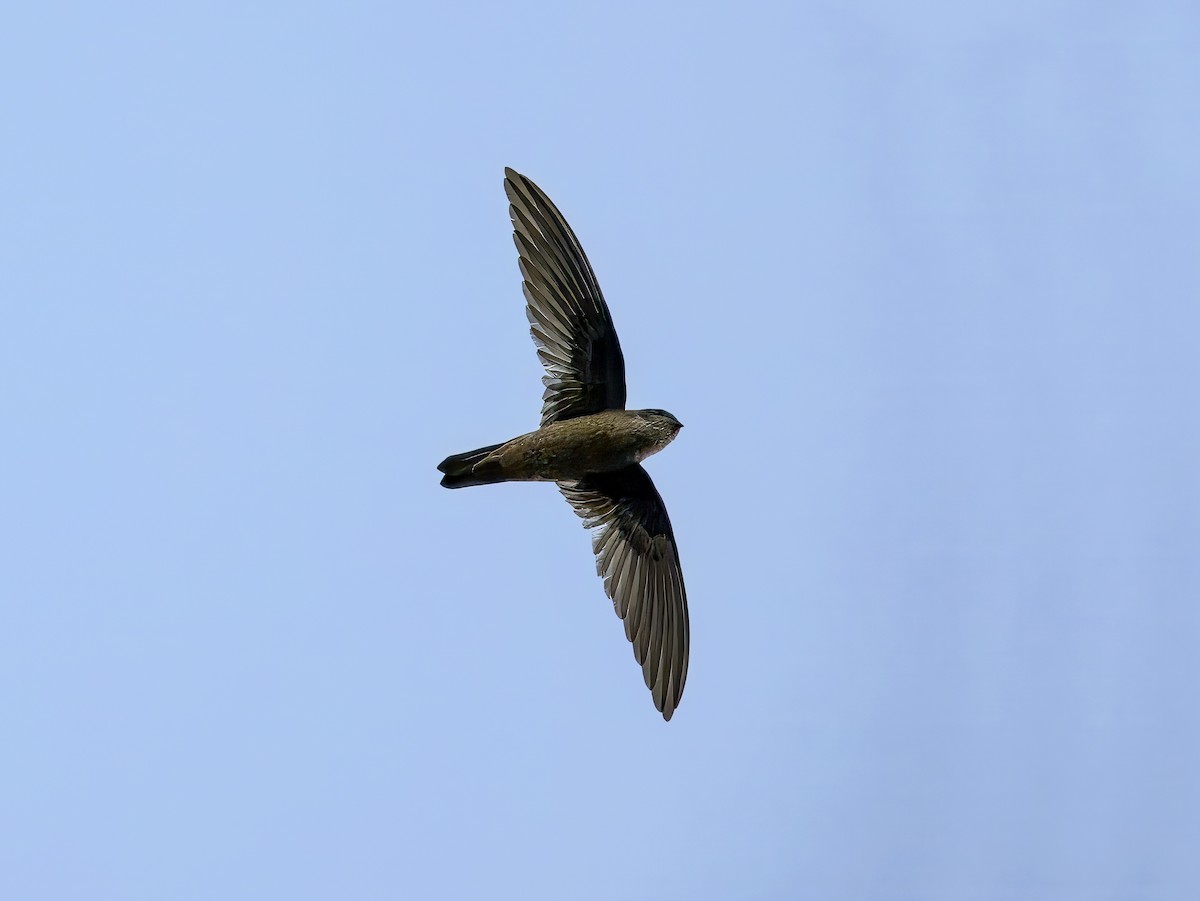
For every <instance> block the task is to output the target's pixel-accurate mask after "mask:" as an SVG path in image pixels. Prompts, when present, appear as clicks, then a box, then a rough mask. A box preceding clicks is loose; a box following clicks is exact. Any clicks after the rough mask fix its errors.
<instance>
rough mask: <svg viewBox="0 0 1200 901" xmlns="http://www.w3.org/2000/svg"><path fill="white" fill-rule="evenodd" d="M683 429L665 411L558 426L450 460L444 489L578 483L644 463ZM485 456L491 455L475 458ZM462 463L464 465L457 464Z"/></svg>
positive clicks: (613, 413)
mask: <svg viewBox="0 0 1200 901" xmlns="http://www.w3.org/2000/svg"><path fill="white" fill-rule="evenodd" d="M680 428H682V426H681V424H680V423H679V422H678V421H677V420H676V419H675V417H673V416H671V415H670V414H669V413H663V411H661V410H604V411H602V412H600V413H589V414H588V415H586V416H578V417H576V418H575V419H565V420H561V421H559V422H552V423H550V424H549V425H545V426H542V427H541V428H540V429H537V430H536V431H533V432H527V433H526V434H524V435H518V436H517V437H516V438H513V439H512V440H511V441H506V442H504V443H503V444H500V445H497V446H495V447H493V448H480V450H478V451H470V452H468V453H466V454H457V455H455V457H450V458H447V460H446V461H445V462H444V463H443V464H442V465H443V466H445V467H446V468H445V469H443V470H442V471H443V472H445V473H446V475H445V476H444V477H443V478H442V484H443V485H444V486H446V487H447V488H460V487H465V484H466V483H467V482H469V483H470V484H490V483H492V482H573V481H577V480H579V479H582V478H585V477H586V476H588V475H589V474H592V473H601V472H612V471H613V470H617V469H623V468H624V467H626V466H631V465H633V464H634V463H641V462H642V461H643V460H645V459H646V458H647V457H649V456H650V455H651V454H656V453H658V452H659V451H660V450H662V449H663V448H664V447H666V446H667V445H668V444H670V443H671V442H672V441H673V440H674V439H675V436H676V435H677V434H679V429H680ZM481 451H482V452H484V453H485V456H483V457H480V458H478V459H472V458H473V457H475V456H476V455H478V454H479V453H480V452H481ZM456 459H460V460H461V462H460V463H459V465H455V463H454V462H452V461H455V460H456ZM439 468H440V467H439ZM458 479H462V480H463V482H464V484H459V483H458V482H457V481H456V480H458Z"/></svg>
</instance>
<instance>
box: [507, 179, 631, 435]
mask: <svg viewBox="0 0 1200 901" xmlns="http://www.w3.org/2000/svg"><path fill="white" fill-rule="evenodd" d="M504 193H505V194H507V195H508V201H509V207H508V215H509V217H510V218H511V219H512V223H513V241H514V242H515V243H516V245H517V253H518V254H519V262H520V266H521V275H522V276H524V278H525V284H524V291H525V300H526V304H525V315H526V316H527V317H528V319H529V325H530V333H531V334H532V335H533V340H534V343H535V344H537V351H538V358H539V359H541V361H542V365H544V366H545V367H546V374H545V375H544V376H542V382H543V384H545V386H546V390H545V392H544V393H543V394H542V422H541V424H542V425H548V424H549V423H551V422H556V421H558V420H561V419H573V418H574V417H576V416H584V415H586V414H588V413H599V412H600V411H601V410H623V409H625V358H624V357H623V356H621V345H620V343H619V342H618V341H617V333H616V331H615V330H614V329H613V323H612V316H610V315H609V312H608V306H607V305H606V304H605V303H604V295H603V294H602V293H600V285H599V284H598V283H597V282H596V274H595V273H594V272H592V266H591V264H590V263H589V262H588V258H587V255H586V254H585V253H584V252H583V248H582V247H581V246H580V244H579V239H578V238H576V237H575V233H574V232H573V231H571V226H569V225H567V220H566V219H564V218H563V215H562V213H560V212H559V211H558V207H556V206H555V205H554V204H553V203H552V202H551V201H550V198H549V197H547V196H546V195H545V194H544V193H542V189H541V188H539V187H538V186H537V185H535V184H534V183H533V182H532V181H530V180H529V179H528V178H526V177H525V176H524V175H521V174H520V173H518V172H515V171H513V170H512V169H505V170H504Z"/></svg>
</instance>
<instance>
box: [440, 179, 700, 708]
mask: <svg viewBox="0 0 1200 901" xmlns="http://www.w3.org/2000/svg"><path fill="white" fill-rule="evenodd" d="M504 175H505V178H504V190H505V193H506V194H507V195H508V199H509V202H510V206H509V216H510V218H511V219H512V223H513V240H514V241H515V243H516V245H517V252H518V258H519V263H520V266H521V274H522V276H523V277H524V285H523V288H524V292H525V300H526V307H525V313H526V316H527V317H528V319H529V324H530V332H531V334H532V335H533V340H534V343H535V344H536V345H537V348H538V357H539V358H540V359H541V361H542V364H543V365H544V366H545V368H546V375H545V376H543V378H542V381H543V383H545V385H546V390H545V393H544V394H543V395H542V421H541V426H540V427H539V428H538V429H537V430H535V431H533V432H527V433H526V434H524V435H519V436H517V437H516V438H513V439H512V440H510V441H506V442H504V443H503V444H494V445H491V446H489V447H481V448H478V449H476V450H473V451H468V452H467V453H464V454H453V455H451V456H449V457H447V458H446V459H445V460H443V461H442V462H441V463H440V464H439V465H438V469H439V470H441V472H442V473H444V476H443V478H442V485H444V486H445V487H447V488H466V487H470V486H473V485H489V484H493V483H495V482H515V481H521V482H525V481H529V482H547V481H549V482H556V483H557V484H558V488H559V490H560V491H561V492H562V493H563V496H564V497H566V499H567V501H568V503H570V504H571V506H572V507H573V508H574V510H575V512H576V513H577V514H578V515H579V516H580V517H582V518H583V520H584V525H585V526H586V527H588V528H589V529H592V530H593V534H592V550H593V552H594V553H595V555H596V570H597V572H598V573H599V574H600V576H601V577H602V578H603V579H604V590H605V592H606V593H607V594H608V596H609V597H610V598H611V599H612V602H613V606H614V608H615V609H616V612H617V614H618V615H619V616H620V617H621V619H622V620H623V621H624V623H625V635H626V637H627V638H628V639H629V641H630V642H631V643H632V645H633V654H634V657H635V658H636V659H637V662H638V663H639V664H640V665H641V667H642V677H643V679H644V680H645V682H646V687H647V688H649V689H650V691H651V696H652V697H653V699H654V705H655V707H657V708H658V709H659V710H660V711H661V712H662V715H663V717H664V718H665V719H668V720H669V719H670V718H671V715H672V714H673V713H674V712H675V708H676V707H677V706H678V705H679V700H680V698H681V697H682V696H683V686H684V683H685V682H686V680H687V667H688V645H689V626H688V610H687V593H686V591H685V590H684V587H683V573H682V571H681V570H680V566H679V553H678V551H677V550H676V547H675V535H674V532H673V531H672V529H671V521H670V519H668V517H667V510H666V507H665V506H664V505H663V502H662V498H661V497H659V495H658V491H657V490H656V489H655V488H654V483H653V482H652V481H650V476H649V475H648V474H647V473H646V470H644V469H643V468H642V466H641V461H642V460H644V459H646V458H647V457H649V456H650V455H651V454H655V453H657V452H658V451H660V450H662V449H663V448H664V447H666V446H667V445H668V444H670V443H671V441H672V440H674V438H675V436H676V435H677V434H678V433H679V430H680V429H681V428H682V425H681V424H680V422H679V420H677V419H676V418H675V417H674V416H672V415H671V414H670V413H668V412H666V411H665V410H657V409H649V410H626V409H625V358H624V356H623V355H622V353H621V345H620V342H619V341H618V340H617V333H616V330H615V329H614V328H613V324H612V317H611V316H610V314H609V312H608V306H607V304H606V303H605V302H604V295H603V294H602V293H601V292H600V286H599V284H598V283H597V282H596V275H595V273H594V272H592V267H591V264H590V263H589V262H588V259H587V256H586V255H585V254H584V252H583V248H582V247H581V246H580V244H579V240H578V239H577V238H576V237H575V233H574V232H573V231H572V230H571V227H570V226H569V225H568V224H567V221H566V219H564V218H563V216H562V213H560V212H559V211H558V208H557V207H555V206H554V204H553V203H552V202H551V201H550V198H548V197H547V196H546V195H545V194H544V193H543V192H542V190H541V189H540V188H539V187H538V186H537V185H535V184H534V183H533V182H532V181H530V180H529V179H528V178H526V177H525V176H523V175H520V174H518V173H517V172H514V171H513V170H512V169H505V170H504Z"/></svg>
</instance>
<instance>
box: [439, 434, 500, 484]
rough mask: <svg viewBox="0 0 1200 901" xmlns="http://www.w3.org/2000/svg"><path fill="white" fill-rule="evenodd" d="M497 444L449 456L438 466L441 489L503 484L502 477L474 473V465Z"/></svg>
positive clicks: (496, 446) (497, 445)
mask: <svg viewBox="0 0 1200 901" xmlns="http://www.w3.org/2000/svg"><path fill="white" fill-rule="evenodd" d="M499 446H500V445H499V444H493V445H492V446H491V447H481V448H479V449H478V450H473V451H467V452H466V453H465V454H451V455H450V456H449V457H447V458H446V459H445V460H443V461H442V462H441V463H439V464H438V471H439V472H444V473H445V475H444V476H442V487H443V488H469V487H470V486H471V485H491V484H492V483H494V482H503V481H504V477H503V476H499V475H496V474H494V473H493V474H489V475H483V474H481V473H477V472H475V471H474V469H475V464H476V463H478V462H479V461H481V460H482V459H483V458H484V457H486V456H487V455H488V454H490V453H491V452H492V451H494V450H495V449H496V448H498V447H499Z"/></svg>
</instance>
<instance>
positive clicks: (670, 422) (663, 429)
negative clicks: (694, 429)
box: [638, 410, 683, 440]
mask: <svg viewBox="0 0 1200 901" xmlns="http://www.w3.org/2000/svg"><path fill="white" fill-rule="evenodd" d="M638 412H639V413H640V414H641V415H642V418H643V419H644V420H646V422H648V423H650V424H651V425H652V426H654V428H655V431H657V432H659V433H661V434H662V435H664V436H665V437H667V440H671V439H673V438H674V437H675V436H676V435H678V434H679V430H680V429H682V428H683V423H682V422H680V421H679V420H678V419H676V418H675V417H674V416H672V415H671V414H670V413H668V412H667V411H666V410H639V411H638Z"/></svg>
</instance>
